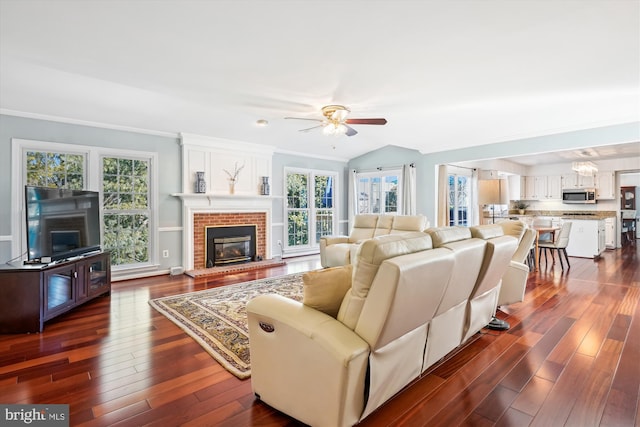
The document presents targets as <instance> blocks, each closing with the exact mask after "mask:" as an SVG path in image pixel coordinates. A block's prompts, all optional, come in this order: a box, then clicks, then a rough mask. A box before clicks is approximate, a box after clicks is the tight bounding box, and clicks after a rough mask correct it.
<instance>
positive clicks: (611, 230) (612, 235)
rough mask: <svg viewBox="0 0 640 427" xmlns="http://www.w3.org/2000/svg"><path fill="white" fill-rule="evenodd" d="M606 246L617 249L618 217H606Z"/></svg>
mask: <svg viewBox="0 0 640 427" xmlns="http://www.w3.org/2000/svg"><path fill="white" fill-rule="evenodd" d="M604 234H605V247H606V248H607V249H615V247H616V218H615V217H609V218H605V219H604Z"/></svg>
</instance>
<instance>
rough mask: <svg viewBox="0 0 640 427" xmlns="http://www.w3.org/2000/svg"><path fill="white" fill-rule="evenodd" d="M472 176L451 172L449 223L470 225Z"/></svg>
mask: <svg viewBox="0 0 640 427" xmlns="http://www.w3.org/2000/svg"><path fill="white" fill-rule="evenodd" d="M470 192H471V177H469V176H465V175H456V174H449V225H464V226H468V225H469V212H470V211H471V206H470V203H471V198H470V194H471V193H470Z"/></svg>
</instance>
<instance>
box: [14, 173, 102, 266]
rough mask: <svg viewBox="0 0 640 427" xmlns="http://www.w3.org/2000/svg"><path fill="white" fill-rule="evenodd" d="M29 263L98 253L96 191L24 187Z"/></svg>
mask: <svg viewBox="0 0 640 427" xmlns="http://www.w3.org/2000/svg"><path fill="white" fill-rule="evenodd" d="M24 199H25V205H26V206H25V208H26V209H25V211H26V220H27V250H28V260H29V261H30V262H51V261H57V260H60V259H66V258H70V257H74V256H79V255H83V254H85V253H88V252H95V251H99V250H100V248H101V246H100V196H99V193H98V192H97V191H85V190H67V189H60V188H46V187H34V186H29V185H28V186H26V187H25V194H24Z"/></svg>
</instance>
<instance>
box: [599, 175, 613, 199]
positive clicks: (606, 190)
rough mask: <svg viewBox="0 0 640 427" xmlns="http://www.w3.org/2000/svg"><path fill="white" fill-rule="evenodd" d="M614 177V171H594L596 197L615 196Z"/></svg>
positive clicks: (609, 197) (607, 197)
mask: <svg viewBox="0 0 640 427" xmlns="http://www.w3.org/2000/svg"><path fill="white" fill-rule="evenodd" d="M615 184H616V179H615V173H614V172H598V173H596V199H597V200H611V199H615V198H616V189H615Z"/></svg>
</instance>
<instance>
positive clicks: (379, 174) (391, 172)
mask: <svg viewBox="0 0 640 427" xmlns="http://www.w3.org/2000/svg"><path fill="white" fill-rule="evenodd" d="M387 176H397V177H398V189H397V200H396V204H397V206H396V208H397V211H396V212H386V211H384V204H383V203H381V204H380V205H381V208H382V209H383V210H382V211H381V212H376V214H390V215H399V214H401V213H402V206H403V199H402V195H403V194H404V191H403V188H404V182H403V179H402V178H403V176H402V169H387V170H378V171H373V172H356V183H357V187H358V188H356V191H355V193H356V197H358V198H359V196H360V178H368V179H369V180H370V181H369V183H371V179H373V178H380V182H383V181H384V179H385V177H387ZM369 188H371V186H370V187H369ZM379 191H380V194H379V195H378V196H379V200H383V199H384V195H383V194H382V187H380V189H379ZM357 203H358V204H357V206H358V212H356V214H361V213H362V214H369V213H374V212H371V204H369V210H368V211H367V212H360V202H359V199H358V202H357Z"/></svg>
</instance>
